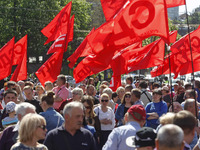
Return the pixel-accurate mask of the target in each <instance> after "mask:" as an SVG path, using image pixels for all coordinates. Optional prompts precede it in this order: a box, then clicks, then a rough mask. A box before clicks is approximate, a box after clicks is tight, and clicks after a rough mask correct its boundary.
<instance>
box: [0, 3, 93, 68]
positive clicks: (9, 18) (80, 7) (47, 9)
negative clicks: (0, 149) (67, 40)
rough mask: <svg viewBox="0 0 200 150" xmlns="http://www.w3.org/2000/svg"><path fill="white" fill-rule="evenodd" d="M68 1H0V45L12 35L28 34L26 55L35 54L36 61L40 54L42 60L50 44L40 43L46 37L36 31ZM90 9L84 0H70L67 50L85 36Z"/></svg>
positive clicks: (21, 35) (87, 29) (20, 36)
mask: <svg viewBox="0 0 200 150" xmlns="http://www.w3.org/2000/svg"><path fill="white" fill-rule="evenodd" d="M68 2H69V0H68V1H67V2H66V1H65V0H48V1H47V0H7V1H0V8H1V9H0V37H1V38H0V39H1V42H0V47H2V46H3V45H4V44H5V43H7V42H8V41H9V40H10V39H11V38H12V37H13V36H15V37H16V41H17V40H19V39H20V38H22V37H23V36H24V35H25V34H28V56H29V57H35V58H36V63H38V62H39V56H43V57H44V59H43V61H46V59H47V58H48V57H49V56H47V55H46V52H47V50H48V49H49V47H50V46H51V44H52V43H49V44H47V45H45V46H44V43H45V41H46V40H47V38H46V37H45V36H44V35H42V33H41V32H40V31H41V30H42V29H43V28H44V27H45V26H46V25H47V24H48V23H49V22H50V21H51V20H52V19H53V18H54V17H55V16H56V15H57V14H58V13H59V11H60V10H61V9H62V8H63V7H64V6H65V5H66V4H67V3H68ZM90 11H91V4H90V3H88V2H86V1H85V0H73V7H72V14H75V28H74V29H75V34H74V41H73V43H72V44H71V45H73V44H74V46H72V47H69V49H73V50H75V49H76V47H77V46H78V44H77V43H76V42H77V41H79V40H78V39H79V37H85V36H86V34H87V33H88V32H89V30H90V29H91V28H92V27H91V25H90V23H91V17H90ZM82 30H84V31H85V30H86V32H80V31H82ZM79 43H80V42H79ZM68 55H69V54H68ZM64 61H66V59H64ZM35 71H36V70H35Z"/></svg>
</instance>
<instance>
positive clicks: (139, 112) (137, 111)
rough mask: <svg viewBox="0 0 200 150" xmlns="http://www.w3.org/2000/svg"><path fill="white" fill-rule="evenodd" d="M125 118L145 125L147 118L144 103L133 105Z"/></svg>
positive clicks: (127, 120)
mask: <svg viewBox="0 0 200 150" xmlns="http://www.w3.org/2000/svg"><path fill="white" fill-rule="evenodd" d="M124 119H125V121H126V122H130V121H135V122H138V123H139V124H140V126H141V127H143V126H144V124H145V120H146V111H145V108H144V107H143V106H142V105H132V106H131V107H130V108H129V109H128V111H127V113H126V114H125V118H124Z"/></svg>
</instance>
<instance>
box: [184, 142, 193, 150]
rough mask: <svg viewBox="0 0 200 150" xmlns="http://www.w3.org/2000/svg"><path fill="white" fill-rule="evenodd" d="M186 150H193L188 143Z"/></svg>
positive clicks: (185, 146)
mask: <svg viewBox="0 0 200 150" xmlns="http://www.w3.org/2000/svg"><path fill="white" fill-rule="evenodd" d="M184 150H192V149H191V147H190V145H189V144H188V143H186V142H185V145H184Z"/></svg>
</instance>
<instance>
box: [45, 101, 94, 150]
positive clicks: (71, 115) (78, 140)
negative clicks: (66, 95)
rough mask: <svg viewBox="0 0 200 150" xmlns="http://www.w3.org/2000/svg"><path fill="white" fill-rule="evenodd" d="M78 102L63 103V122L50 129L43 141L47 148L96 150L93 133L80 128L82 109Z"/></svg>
mask: <svg viewBox="0 0 200 150" xmlns="http://www.w3.org/2000/svg"><path fill="white" fill-rule="evenodd" d="M83 108H84V107H83V104H82V103H80V102H70V103H68V104H66V105H65V107H64V110H63V115H64V119H65V123H64V124H63V125H62V126H60V127H59V128H56V129H53V130H51V131H50V132H49V133H48V134H47V136H46V139H45V141H44V144H45V145H46V146H47V148H48V150H66V149H69V150H70V149H71V150H83V149H84V150H96V149H97V148H96V143H95V139H94V137H93V135H92V134H91V133H90V131H88V130H87V129H84V128H82V125H83V117H84V110H83Z"/></svg>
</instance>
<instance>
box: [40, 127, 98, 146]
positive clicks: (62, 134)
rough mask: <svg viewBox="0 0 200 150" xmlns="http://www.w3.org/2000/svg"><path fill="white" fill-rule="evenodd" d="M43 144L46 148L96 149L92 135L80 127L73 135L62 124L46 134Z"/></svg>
mask: <svg viewBox="0 0 200 150" xmlns="http://www.w3.org/2000/svg"><path fill="white" fill-rule="evenodd" d="M44 145H46V146H47V148H48V150H67V149H71V150H97V147H96V142H95V140H94V137H93V135H92V134H91V133H90V131H88V130H87V129H84V128H82V127H81V128H80V130H77V132H76V133H75V134H74V135H73V136H72V135H71V134H70V133H69V132H67V131H66V130H65V128H64V126H60V127H59V128H56V129H53V130H51V131H50V132H49V133H48V134H47V136H46V139H45V141H44Z"/></svg>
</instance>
